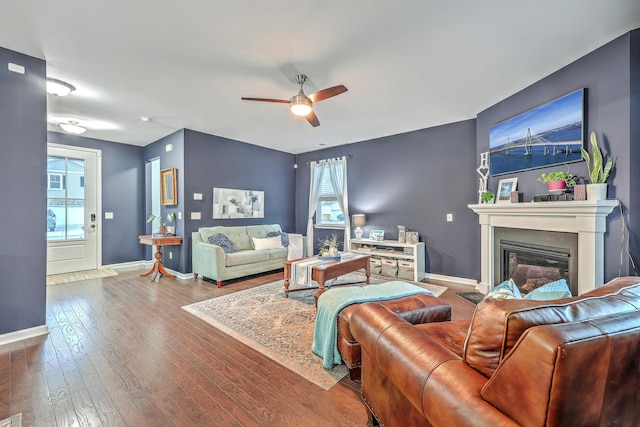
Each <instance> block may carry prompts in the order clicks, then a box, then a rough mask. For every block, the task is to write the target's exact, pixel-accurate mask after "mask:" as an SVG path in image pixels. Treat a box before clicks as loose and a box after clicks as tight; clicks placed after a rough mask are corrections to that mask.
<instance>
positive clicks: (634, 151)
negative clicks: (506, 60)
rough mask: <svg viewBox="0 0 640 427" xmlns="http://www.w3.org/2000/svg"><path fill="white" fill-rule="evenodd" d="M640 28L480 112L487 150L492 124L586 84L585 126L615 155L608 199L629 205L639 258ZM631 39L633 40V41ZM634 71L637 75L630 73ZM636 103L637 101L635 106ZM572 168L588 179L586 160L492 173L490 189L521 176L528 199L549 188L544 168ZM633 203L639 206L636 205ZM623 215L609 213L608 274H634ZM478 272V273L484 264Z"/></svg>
mask: <svg viewBox="0 0 640 427" xmlns="http://www.w3.org/2000/svg"><path fill="white" fill-rule="evenodd" d="M639 35H640V30H635V31H633V32H632V33H627V34H625V35H623V36H621V37H619V38H617V39H615V40H613V41H611V42H610V43H607V44H606V45H604V46H602V47H601V48H599V49H597V50H595V51H593V52H591V53H589V54H588V55H586V56H584V57H582V58H580V59H578V60H577V61H575V62H573V63H572V64H570V65H568V66H566V67H564V68H562V69H560V70H558V71H557V72H555V73H553V74H551V75H550V76H548V77H546V78H544V79H542V80H540V81H538V82H536V83H534V84H533V85H531V86H529V87H527V88H526V89H524V90H522V91H520V92H518V93H516V94H514V95H512V96H510V97H509V98H507V99H505V100H503V101H501V102H500V103H498V104H496V105H494V106H492V107H490V108H488V109H486V110H484V111H482V112H480V113H479V114H478V116H477V154H476V158H477V159H479V157H480V153H482V152H485V151H489V129H490V127H491V126H493V125H495V124H497V123H499V122H501V121H503V120H505V119H508V118H510V117H512V116H514V115H517V114H520V113H522V112H524V111H527V110H530V109H531V108H534V107H536V106H539V105H541V104H544V103H547V102H549V101H551V100H553V99H555V98H558V97H560V96H562V95H565V94H567V93H569V92H573V91H574V90H576V89H580V88H586V89H587V113H586V117H587V131H588V133H590V132H591V131H595V132H596V134H597V136H598V141H599V143H600V145H601V146H603V147H604V151H605V153H611V154H612V155H613V158H614V159H615V168H614V171H613V173H612V174H611V176H610V178H609V190H608V197H609V198H617V199H619V200H620V201H621V203H622V205H623V208H624V209H625V210H626V219H627V221H628V224H629V225H630V229H631V234H632V241H633V242H634V245H633V246H632V247H631V253H632V255H634V257H635V259H636V261H637V260H638V245H637V242H636V239H637V230H638V229H639V228H638V227H639V226H640V223H639V222H638V219H637V218H636V217H635V216H634V212H635V209H637V207H638V203H639V201H638V197H639V196H638V194H637V189H636V188H635V186H636V185H638V184H640V181H639V180H638V176H639V172H638V171H637V169H638V168H637V167H636V165H638V164H639V163H638V162H639V161H640V152H639V151H638V148H637V145H638V143H639V142H640V140H639V139H638V135H639V132H640V130H639V129H640V120H639V118H640V117H639V115H638V79H639V75H638V68H639V61H640V55H638V49H639V48H638V40H639ZM632 41H633V42H632ZM632 70H633V78H632ZM632 103H633V105H634V107H633V110H634V111H632ZM567 167H568V170H569V171H570V172H571V173H574V174H576V175H578V176H581V177H584V178H588V174H587V168H586V165H585V163H584V162H578V163H571V164H569V165H566V166H565V165H562V166H554V167H550V168H543V169H535V170H531V171H521V172H517V173H514V174H507V175H502V176H499V177H493V178H491V179H490V181H489V189H491V190H494V191H495V189H496V187H497V185H498V180H499V179H500V178H509V177H513V176H517V177H518V191H520V192H522V193H523V198H524V200H525V201H529V200H532V199H533V196H534V195H535V194H537V193H542V192H544V191H546V188H545V185H544V184H543V183H541V182H538V181H537V177H538V176H539V175H540V173H541V172H550V171H553V170H566V168H567ZM634 208H635V209H634ZM622 225H623V220H622V216H621V215H620V211H619V210H616V211H614V212H613V213H612V214H611V215H610V216H609V221H608V225H607V228H608V229H607V233H606V235H605V254H606V255H605V279H606V280H611V279H613V278H614V277H616V276H619V275H627V274H631V275H634V274H635V273H634V272H633V270H630V268H629V264H630V263H629V261H628V259H627V257H626V253H624V251H623V253H622V256H623V259H624V261H623V262H622V266H621V265H620V255H621V251H622V249H621V242H623V240H624V239H625V238H626V237H625V236H623V233H622ZM477 272H478V276H479V272H480V267H479V264H478V267H477Z"/></svg>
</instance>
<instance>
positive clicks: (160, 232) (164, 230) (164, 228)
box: [158, 227, 167, 235]
mask: <svg viewBox="0 0 640 427" xmlns="http://www.w3.org/2000/svg"><path fill="white" fill-rule="evenodd" d="M158 234H162V235H164V234H167V227H160V228H158Z"/></svg>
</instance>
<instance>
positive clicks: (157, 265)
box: [138, 234, 182, 282]
mask: <svg viewBox="0 0 640 427" xmlns="http://www.w3.org/2000/svg"><path fill="white" fill-rule="evenodd" d="M138 238H139V239H140V243H142V244H143V245H150V246H155V247H156V253H155V258H156V262H154V263H153V267H151V270H149V271H148V272H146V273H144V274H141V276H149V275H151V274H152V273H154V274H153V277H152V278H151V281H152V282H153V281H159V280H160V276H167V277H170V278H171V279H174V278H175V276H173V275H171V274H169V273H168V272H167V270H165V269H164V266H163V265H162V246H168V245H180V244H182V237H180V236H152V235H148V234H147V235H143V236H138Z"/></svg>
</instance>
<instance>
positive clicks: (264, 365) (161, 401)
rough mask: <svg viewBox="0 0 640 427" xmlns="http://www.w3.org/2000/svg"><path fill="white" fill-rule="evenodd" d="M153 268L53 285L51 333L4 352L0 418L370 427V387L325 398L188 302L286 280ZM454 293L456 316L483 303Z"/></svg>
mask: <svg viewBox="0 0 640 427" xmlns="http://www.w3.org/2000/svg"><path fill="white" fill-rule="evenodd" d="M142 272H144V271H142V270H133V271H128V272H120V274H119V275H117V276H112V277H106V278H98V279H91V280H84V281H79V282H73V283H66V284H59V285H52V286H48V287H47V325H48V326H49V330H50V334H49V335H48V336H44V337H39V338H33V339H29V340H25V341H21V342H19V343H14V344H9V345H5V346H1V347H0V419H4V418H8V417H9V416H11V415H14V414H17V413H20V412H21V413H22V417H23V425H24V426H38V427H39V426H101V425H104V426H145V425H147V426H154V427H155V426H299V425H312V426H364V425H366V424H367V414H366V410H365V407H364V405H363V404H362V403H361V401H360V392H359V384H357V383H355V382H352V381H351V380H349V379H348V376H347V377H345V378H344V379H343V380H342V381H341V382H340V383H338V384H337V385H336V386H334V387H333V388H332V389H331V390H329V391H325V390H323V389H322V388H320V387H318V386H316V385H314V384H313V383H311V382H309V381H307V380H305V379H304V378H302V377H300V376H299V375H297V374H296V373H294V372H292V371H290V370H288V369H287V368H284V367H282V366H281V365H279V364H277V363H275V362H273V361H272V360H271V359H269V358H267V357H265V356H263V355H262V354H260V353H258V352H257V351H255V350H253V349H251V348H249V347H247V346H245V345H243V344H241V343H240V342H238V341H236V340H234V339H233V338H231V337H230V336H228V335H226V334H224V333H222V332H220V331H219V330H217V329H216V328H214V327H212V326H210V325H208V324H207V323H205V322H204V321H202V320H200V319H198V318H196V317H195V316H192V315H191V314H189V313H187V312H186V311H184V310H182V309H181V308H180V307H182V306H184V305H187V304H191V303H193V302H198V301H202V300H205V299H209V298H213V297H216V296H221V295H225V294H228V293H231V292H237V291H239V290H243V289H247V288H250V287H253V286H258V285H261V284H264V283H269V282H272V281H274V280H278V279H280V278H281V277H282V272H278V273H272V274H267V275H262V276H255V277H252V278H250V279H248V280H242V281H235V282H233V283H229V284H226V285H224V286H223V287H222V288H221V289H218V288H217V287H216V286H215V284H213V283H210V282H205V281H202V280H200V281H194V280H180V279H175V280H171V279H167V278H162V279H161V280H160V282H159V283H153V282H150V281H149V280H148V279H147V278H141V277H140V276H139V275H140V274H141V273H142ZM438 284H443V285H445V286H449V288H450V289H449V290H447V292H445V294H444V295H443V296H442V299H443V300H445V301H446V302H448V303H449V304H451V306H452V308H453V318H454V319H468V318H470V317H471V315H472V314H473V310H474V308H475V306H474V305H473V304H471V303H469V302H467V301H465V300H463V299H462V298H460V297H458V296H457V295H456V294H455V292H469V291H472V288H471V287H470V286H466V285H456V284H452V283H438Z"/></svg>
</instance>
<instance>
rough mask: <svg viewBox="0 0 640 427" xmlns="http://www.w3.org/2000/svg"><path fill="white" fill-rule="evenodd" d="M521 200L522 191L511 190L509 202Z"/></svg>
mask: <svg viewBox="0 0 640 427" xmlns="http://www.w3.org/2000/svg"><path fill="white" fill-rule="evenodd" d="M521 201H522V193H520V192H518V191H512V192H511V203H520V202H521Z"/></svg>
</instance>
